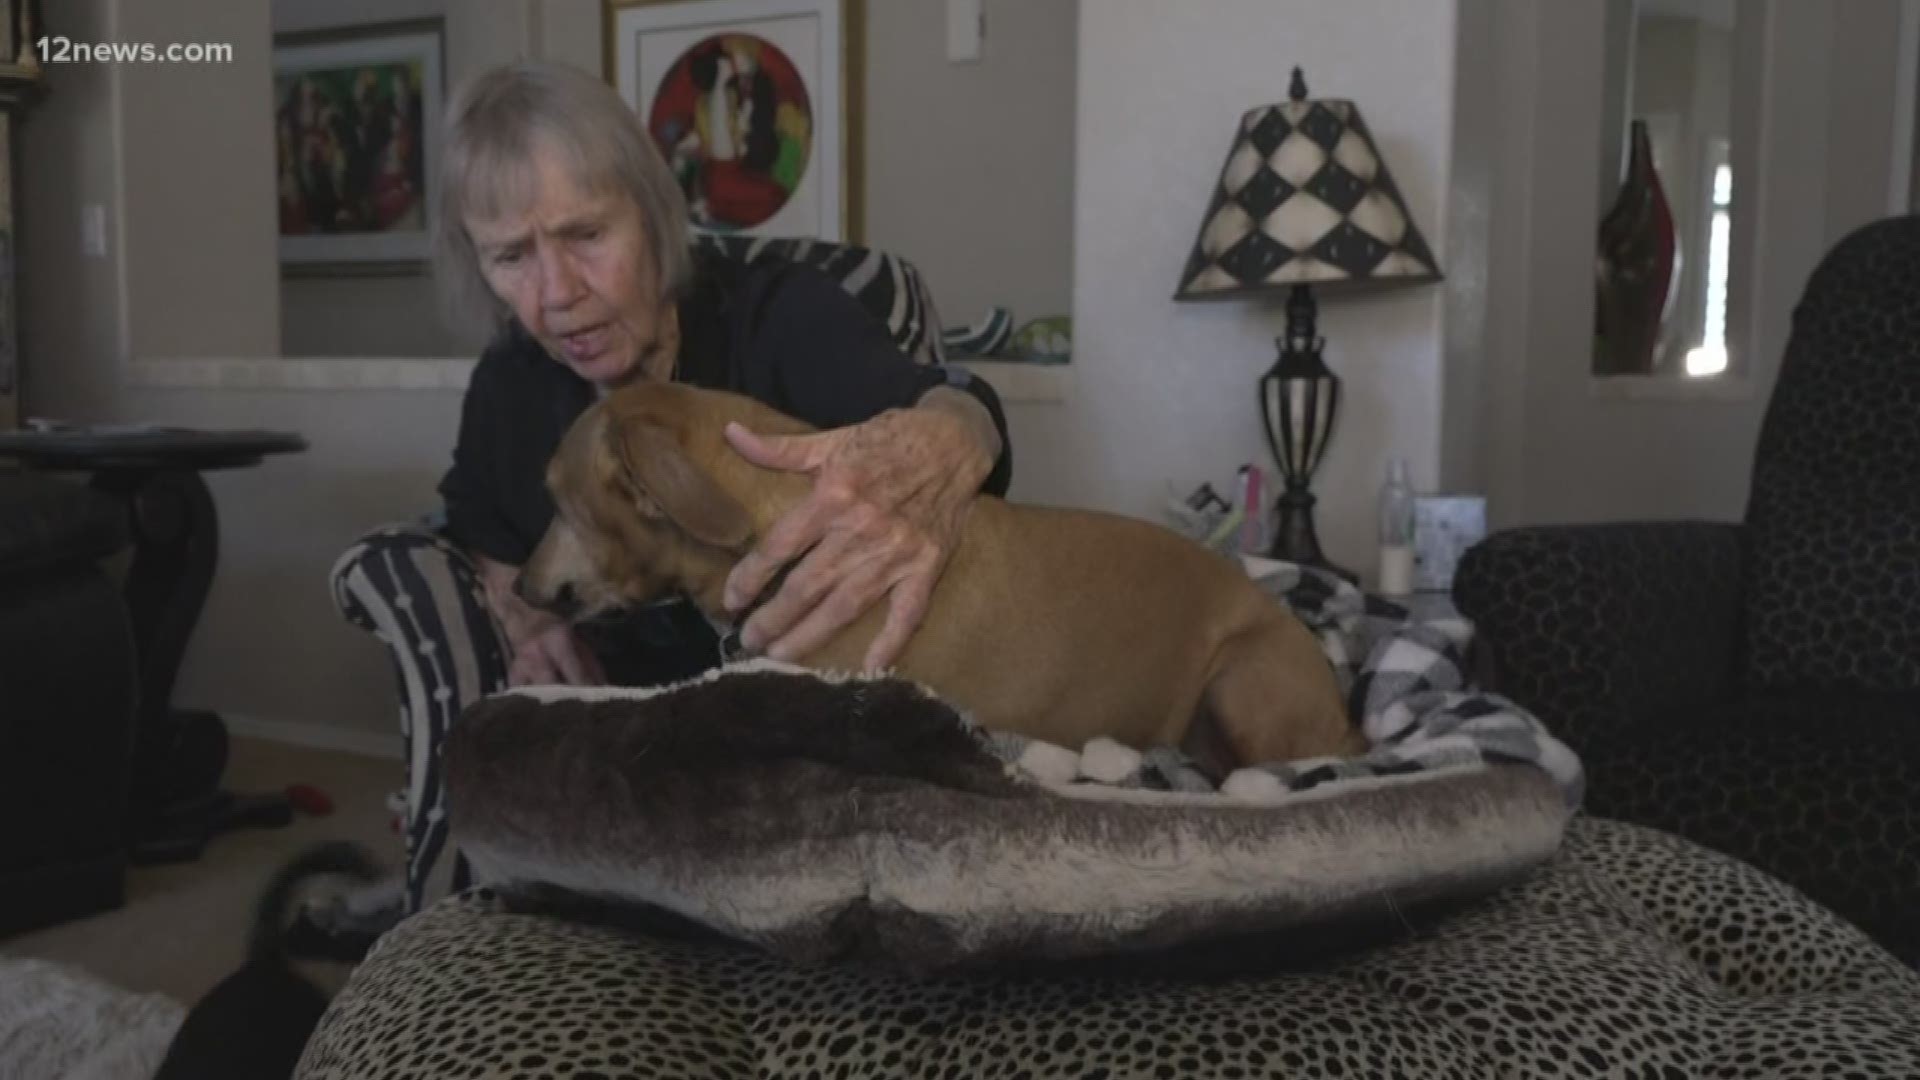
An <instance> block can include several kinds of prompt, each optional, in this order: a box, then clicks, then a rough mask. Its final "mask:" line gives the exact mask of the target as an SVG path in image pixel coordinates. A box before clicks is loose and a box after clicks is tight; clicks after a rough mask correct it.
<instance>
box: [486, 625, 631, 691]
mask: <svg viewBox="0 0 1920 1080" xmlns="http://www.w3.org/2000/svg"><path fill="white" fill-rule="evenodd" d="M606 681H607V675H606V672H604V671H602V670H601V668H600V658H599V657H597V656H595V655H593V650H591V649H589V648H587V647H586V646H585V645H584V644H582V643H581V641H580V637H579V635H577V634H575V633H574V632H573V627H571V626H568V625H567V624H566V623H563V622H556V623H555V624H554V625H552V626H549V627H547V628H546V629H544V630H540V631H538V632H536V633H534V634H533V635H532V636H531V637H529V638H527V639H526V640H525V641H516V642H514V643H513V663H512V665H511V666H510V667H508V669H507V682H508V684H509V685H511V686H544V685H548V684H551V683H565V684H567V685H568V686H601V685H604V684H605V683H606Z"/></svg>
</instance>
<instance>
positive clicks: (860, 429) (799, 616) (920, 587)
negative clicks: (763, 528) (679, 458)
mask: <svg viewBox="0 0 1920 1080" xmlns="http://www.w3.org/2000/svg"><path fill="white" fill-rule="evenodd" d="M727 441H728V442H730V443H731V444H732V445H733V448H734V449H735V450H736V451H737V452H739V454H740V455H741V456H742V457H744V458H746V459H747V460H748V461H751V462H753V463H754V464H756V465H760V466H762V467H765V468H772V469H782V470H785V471H789V472H802V473H808V474H810V475H811V476H812V477H813V491H812V494H810V495H809V496H808V497H807V498H806V500H804V501H803V502H801V503H800V504H799V505H798V506H795V507H794V508H793V509H792V510H790V511H788V512H787V513H786V514H785V515H784V516H783V517H782V518H781V519H780V520H779V521H778V522H776V523H775V524H774V526H773V527H772V528H771V529H769V530H767V534H766V535H765V536H764V537H763V538H762V539H761V541H760V543H759V545H758V546H757V547H755V548H754V550H753V551H751V552H749V553H748V554H747V556H746V557H745V558H743V559H741V560H740V563H739V564H738V565H737V566H735V567H734V570H733V573H732V574H731V575H730V576H729V577H728V578H727V584H726V590H725V593H724V595H723V600H724V603H725V604H726V606H727V610H728V611H730V612H735V613H738V612H740V611H741V610H743V609H745V608H746V607H747V606H748V605H749V604H751V603H752V602H753V601H754V599H755V598H756V597H758V596H759V595H760V593H761V591H762V590H763V589H765V588H766V587H767V583H768V582H769V581H771V580H772V579H773V577H774V575H775V574H777V573H778V572H779V571H780V568H781V567H783V566H785V565H786V564H788V563H790V562H792V561H793V560H795V559H800V562H799V563H798V564H797V565H795V566H794V567H793V569H792V570H791V571H790V572H789V573H788V575H787V578H786V580H785V581H784V582H782V583H781V586H780V590H779V592H778V593H776V594H775V595H774V596H773V597H772V598H771V599H769V600H768V601H767V602H766V603H765V604H764V605H762V606H761V607H760V608H759V610H757V611H756V612H754V613H753V615H752V616H751V617H750V618H749V619H748V620H747V623H746V625H745V626H744V627H742V628H741V634H740V641H741V644H742V645H743V646H745V647H746V648H747V649H748V650H750V651H754V652H759V653H763V654H764V655H766V656H769V657H772V658H773V659H776V660H795V659H798V658H800V657H804V656H806V655H808V654H810V653H811V652H813V651H814V650H815V649H818V648H819V647H821V646H822V645H824V644H825V643H826V642H828V641H830V640H832V638H833V637H834V635H835V634H837V633H839V632H840V630H842V629H843V628H845V627H846V626H847V625H848V624H850V623H852V622H854V621H855V620H856V619H859V618H860V617H861V616H862V615H865V614H866V613H867V611H868V610H870V609H871V608H872V607H873V606H874V605H875V604H877V603H879V602H880V600H881V599H882V598H885V599H886V600H887V604H888V607H887V620H886V623H885V625H884V626H883V627H882V628H881V630H880V632H879V633H878V634H877V635H875V636H874V639H873V642H872V644H871V645H870V646H868V649H867V655H866V659H865V668H866V670H868V671H875V670H879V669H881V668H885V667H887V666H888V665H890V664H892V663H893V661H894V659H895V658H896V657H898V656H899V654H900V652H901V650H903V649H905V648H906V644H907V641H908V639H910V638H911V637H912V636H913V632H914V630H915V629H917V628H918V627H919V625H920V621H921V620H922V619H923V618H925V617H926V612H927V605H928V603H929V601H930V600H931V598H932V596H933V588H934V585H935V584H936V583H938V581H939V580H940V575H941V573H942V572H943V571H944V570H945V569H946V565H947V560H948V559H949V558H951V557H952V555H953V549H954V546H955V545H956V544H957V543H958V542H959V537H960V527H961V524H962V523H963V522H964V521H965V520H966V514H967V510H968V508H969V507H970V506H972V504H973V497H974V495H975V494H976V493H977V492H978V491H979V490H980V485H981V483H982V482H983V481H984V480H985V479H986V477H987V474H988V473H989V472H991V471H992V469H993V456H992V455H991V454H989V453H988V452H987V450H986V448H985V447H983V446H982V445H981V441H980V439H979V438H978V437H977V436H976V435H975V434H974V432H973V431H972V430H971V429H970V427H969V425H968V423H967V421H966V420H965V419H963V418H962V417H960V416H959V415H957V414H956V413H954V412H951V411H948V410H945V409H939V408H927V407H919V408H911V409H894V410H891V411H889V412H885V413H882V414H880V415H879V416H876V417H874V418H873V419H871V420H868V421H866V422H865V423H862V424H856V425H854V426H852V427H846V428H839V429H836V430H833V431H826V432H820V433H818V434H812V435H796V436H760V435H756V434H754V433H752V432H750V431H748V430H747V429H746V428H744V427H742V426H740V425H738V424H730V425H728V427H727ZM802 555H804V556H805V558H803V559H801V558H800V557H801V556H802Z"/></svg>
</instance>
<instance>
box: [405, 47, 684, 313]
mask: <svg viewBox="0 0 1920 1080" xmlns="http://www.w3.org/2000/svg"><path fill="white" fill-rule="evenodd" d="M445 131H446V137H445V138H444V139H443V140H442V149H441V161H440V176H439V178H438V183H439V185H440V206H439V217H438V220H437V221H435V222H434V225H433V261H434V271H435V277H436V278H437V279H438V281H439V283H440V288H441V292H442V294H443V298H444V300H445V301H446V304H447V309H448V313H449V315H450V316H451V317H452V318H454V319H456V320H459V322H458V323H456V325H459V324H464V323H467V322H468V321H469V320H473V319H476V318H479V317H482V315H483V314H484V315H486V316H491V317H492V318H493V319H494V320H496V321H500V322H504V321H505V319H506V318H507V316H508V315H509V314H510V313H509V312H508V311H507V310H506V307H505V305H503V304H502V303H501V302H500V299H499V298H498V297H497V296H495V295H494V294H493V290H492V289H491V288H490V287H488V285H487V281H486V278H485V277H484V276H483V275H482V274H481V272H480V265H479V256H478V253H477V252H475V251H474V248H473V240H472V238H471V237H469V236H468V235H467V228H466V219H467V218H468V217H475V218H481V219H485V218H491V217H498V216H499V215H501V214H502V213H511V212H514V211H516V210H518V209H520V208H522V207H525V206H526V205H527V204H528V203H529V202H530V201H531V200H532V198H533V195H534V191H533V186H534V169H535V165H534V160H533V153H534V145H535V143H536V142H540V143H543V144H545V145H546V146H549V147H551V148H552V149H553V150H554V151H556V152H558V153H559V154H561V155H562V156H563V158H564V162H563V163H564V165H565V166H566V167H567V168H568V169H569V170H570V171H571V173H572V175H573V178H574V179H575V181H576V182H578V183H579V184H580V186H581V187H582V188H584V189H586V190H588V191H597V192H605V191H617V192H620V193H622V194H625V195H626V196H627V197H628V198H630V199H632V200H633V204H634V206H635V207H636V208H638V209H639V211H640V219H641V221H642V222H643V223H644V224H645V227H646V233H647V239H648V245H647V246H648V247H650V248H651V249H652V250H651V251H650V252H649V254H650V255H651V256H652V258H653V262H654V270H655V272H656V275H657V280H658V281H659V282H660V287H661V291H662V299H670V298H672V297H675V296H678V295H680V293H681V291H682V290H683V289H684V288H685V287H686V285H687V282H688V279H689V278H690V277H691V276H692V273H693V265H692V264H693V256H692V253H691V251H690V249H689V246H688V245H689V244H690V242H691V241H690V238H689V230H688V227H687V202H686V196H685V194H684V193H682V191H681V190H680V185H679V183H678V182H677V181H676V180H675V179H674V176H673V172H672V170H670V169H669V168H668V167H667V163H666V159H665V158H663V157H662V156H661V154H660V150H659V148H658V147H656V146H655V145H654V142H653V137H652V136H651V135H649V134H648V133H647V130H646V128H645V127H643V126H642V125H641V123H640V118H639V117H638V116H637V115H635V114H634V111H633V109H632V108H630V107H629V106H628V105H627V103H626V102H625V101H624V100H622V99H621V97H620V95H619V94H617V93H615V92H614V89H613V87H611V86H609V85H607V84H606V83H605V82H602V81H601V80H599V79H596V78H594V77H593V76H591V75H588V74H587V73H586V72H583V71H581V70H579V69H578V68H573V67H568V66H566V65H564V64H555V63H550V62H546V61H540V60H522V61H519V62H517V63H513V64H506V65H502V66H500V67H496V68H492V69H490V70H488V71H484V72H481V73H480V74H479V75H477V76H475V77H473V78H472V79H470V80H468V81H467V82H466V83H465V84H463V85H462V86H461V87H460V89H459V90H458V91H456V92H455V94H454V95H453V100H452V103H451V105H449V107H448V109H447V123H446V129H445Z"/></svg>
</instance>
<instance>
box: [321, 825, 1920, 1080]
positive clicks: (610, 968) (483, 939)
mask: <svg viewBox="0 0 1920 1080" xmlns="http://www.w3.org/2000/svg"><path fill="white" fill-rule="evenodd" d="M298 1075H299V1077H300V1078H301V1080H403V1078H413V1077H422V1078H424V1077H455V1076H457V1077H472V1078H489V1080H493V1078H498V1080H505V1078H524V1080H536V1078H542V1080H544V1078H554V1080H612V1078H632V1077H667V1076H671V1077H714V1078H719V1077H750V1076H775V1077H785V1076H793V1077H804V1076H835V1077H841V1076H887V1077H948V1078H951V1077H994V1076H1000V1077H1010V1078H1011V1077H1024V1078H1031V1080H1043V1078H1053V1077H1059V1078H1066V1077H1074V1078H1087V1077H1110V1078H1114V1080H1119V1078H1126V1077H1152V1078H1161V1077H1221V1078H1253V1077H1268V1076H1286V1077H1372V1076H1420V1077H1463V1078H1466V1077H1472V1078H1478V1077H1487V1076H1496V1075H1498V1076H1512V1077H1587V1076H1602V1075H1607V1076H1614V1075H1630V1076H1636V1077H1641V1076H1645V1077H1663V1078H1664V1077H1673V1078H1684V1077H1769V1078H1792V1077H1813V1076H1845V1077H1876V1078H1877V1077H1914V1076H1920V975H1916V974H1915V973H1914V972H1912V971H1909V970H1908V969H1906V968H1904V967H1902V966H1901V965H1899V964H1897V963H1896V962H1894V961H1893V959H1892V958H1891V957H1890V956H1888V955H1887V954H1886V953H1884V952H1882V951H1880V950H1879V949H1878V948H1877V947H1875V946H1874V945H1872V944H1871V943H1870V942H1869V941H1867V940H1866V939H1865V938H1864V937H1863V936H1862V935H1860V934H1859V933H1858V932H1857V931H1855V930H1853V929H1852V928H1851V927H1849V926H1847V925H1846V924H1845V923H1842V922H1841V921H1840V920H1838V919H1837V918H1835V917H1834V916H1832V915H1830V914H1828V913H1827V912H1826V911H1825V910H1824V909H1822V908H1819V907H1817V906H1815V905H1813V904H1811V903H1809V902H1808V901H1807V900H1806V899H1805V898H1803V897H1802V896H1801V895H1800V894H1798V893H1796V892H1794V891H1793V890H1792V889H1790V888H1788V887H1787V886H1785V885H1782V884H1780V883H1779V882H1777V881H1775V880H1774V879H1772V878H1769V877H1767V876H1765V875H1763V874H1760V873H1759V872H1757V871H1755V870H1752V869H1750V868H1748V867H1747V866H1745V865H1744V864H1741V863H1738V862H1735V861H1733V860H1731V859H1728V858H1725V857H1723V856H1720V855H1716V854H1713V853H1711V852H1709V851H1707V850H1706V849H1704V848H1700V847H1697V846H1695V845H1693V844H1690V843H1688V842H1687V841H1684V840H1680V839H1678V838H1675V837H1673V836H1670V835H1667V834H1664V833H1659V832H1655V831H1652V830H1649V829H1644V828H1641V827H1638V826H1632V825H1624V824H1620V823H1617V822H1612V821H1606V820H1599V819H1592V818H1580V819H1576V820H1575V822H1574V823H1573V826H1572V828H1571V829H1570V830H1569V833H1568V838H1567V843H1566V846H1565V847H1564V848H1563V850H1562V851H1561V853H1560V854H1559V855H1558V856H1557V857H1556V858H1555V859H1554V860H1553V861H1552V862H1550V863H1549V864H1547V865H1546V866H1545V867H1544V868H1542V869H1541V870H1540V871H1539V872H1538V873H1536V874H1535V875H1534V876H1533V877H1532V878H1530V879H1529V880H1527V881H1525V882H1523V883H1521V884H1519V885H1516V886H1514V887H1512V888H1510V889H1508V890H1506V891H1504V892H1502V893H1500V894H1498V895H1496V896H1494V897H1492V898H1490V899H1488V900H1486V901H1483V902H1482V903H1480V904H1478V905H1475V906H1473V907H1471V908H1468V909H1466V910H1465V911H1462V912H1459V913H1456V914H1454V915H1453V916H1451V917H1449V918H1447V919H1446V920H1444V921H1443V922H1441V923H1440V924H1439V925H1438V926H1437V927H1435V928H1433V929H1431V930H1428V931H1423V932H1419V933H1415V934H1409V935H1407V936H1405V937H1403V938H1402V939H1401V940H1398V941H1396V942H1394V943H1392V944H1389V945H1385V946H1381V947H1378V948H1374V949H1370V950H1365V951H1361V952H1357V953H1354V954H1351V955H1348V956H1345V957H1343V958H1340V959H1337V960H1334V961H1332V962H1327V963H1320V964H1317V965H1311V966H1307V967H1305V968H1296V969H1293V970H1287V971H1283V972H1270V973H1266V974H1262V975H1260V976H1258V977H1246V976H1242V977H1238V978H1230V979H1224V980H1219V979H1215V980H1193V979H1179V978H1161V977H1146V976H1128V977H1086V976H1078V977H1062V976H1053V977H1019V978H1010V977H999V978H950V979H941V980H934V981H926V982H915V981H912V980H908V979H904V978H897V977H891V976H882V975H877V974H873V973H868V972H863V971H857V970H853V969H846V968H830V969H817V970H802V969H797V968H793V967H789V966H786V965H784V964H782V963H780V962H778V961H775V960H773V959H771V958H769V957H767V956H765V955H763V954H759V953H755V952H751V951H747V950H744V949H741V948H737V947H734V946H732V945H721V944H713V943H705V944H702V943H693V942H688V941H683V940H666V939H662V938H656V937H644V936H638V935H634V934H628V933H621V932H617V931H613V930H608V929H603V928H599V927H595V926H588V925H582V924H575V923H569V922H562V921H559V920H555V919H551V918H545V917H538V916H531V915H522V914H512V913H510V912H508V911H507V910H506V909H505V906H504V905H503V904H502V903H501V902H500V900H499V899H498V898H497V897H494V896H492V895H490V894H488V893H486V892H485V891H479V892H474V893H470V894H468V895H465V896H462V897H456V898H454V899H452V900H448V901H446V902H444V903H442V904H440V905H438V906H436V907H434V908H431V909H429V910H428V911H426V912H424V913H422V914H421V915H419V916H417V917H416V918H414V919H412V920H410V921H408V922H407V923H405V924H403V925H402V926H401V927H399V928H398V929H396V930H395V931H394V932H393V933H391V934H389V935H388V936H387V937H386V938H385V939H384V940H383V941H382V942H381V943H380V945H379V946H378V947H377V948H376V950H375V952H374V954H373V955H372V956H371V957H370V958H369V959H368V960H367V962H366V963H365V964H364V965H363V966H362V967H361V968H360V970H359V971H358V972H357V973H356V974H355V976H354V978H353V980H352V982H351V983H350V984H349V986H348V988H347V989H346V991H345V992H344V993H343V994H342V995H341V996H340V997H339V998H338V999H337V1000H336V1001H335V1002H334V1005H333V1008H332V1009H331V1011H330V1012H329V1013H328V1016H327V1018H326V1020H325V1021H323V1023H322V1024H321V1027H320V1029H319V1030H318V1031H317V1032H316V1033H315V1035H314V1038H313V1040H312V1042H311V1043H310V1045H309V1046H308V1048H307V1052H306V1055H305V1058H304V1060H303V1062H302V1064H301V1067H300V1070H299V1074H298Z"/></svg>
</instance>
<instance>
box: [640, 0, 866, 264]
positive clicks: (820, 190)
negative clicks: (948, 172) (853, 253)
mask: <svg viewBox="0 0 1920 1080" xmlns="http://www.w3.org/2000/svg"><path fill="white" fill-rule="evenodd" d="M603 3H604V4H605V15H606V65H607V72H606V75H607V79H608V80H609V81H610V82H611V83H612V84H613V85H614V87H615V88H617V89H618V90H619V92H620V96H621V97H623V98H625V99H626V101H627V104H628V105H630V106H632V107H633V109H634V111H635V112H636V113H637V114H638V115H639V117H640V120H641V123H642V124H643V125H644V126H645V127H646V129H647V131H648V132H649V133H651V134H652V135H653V138H654V142H655V143H656V144H657V145H658V146H659V147H660V152H661V153H662V154H663V155H665V156H666V159H667V162H668V164H669V165H670V166H671V167H672V169H673V173H674V176H675V177H676V178H678V179H679V181H680V186H681V190H682V191H684V192H685V193H686V196H687V207H688V210H689V212H690V213H691V215H692V221H693V226H694V228H695V229H696V230H699V231H702V232H708V233H716V234H723V235H736V236H737V235H746V236H775V237H813V238H817V239H821V240H833V241H840V242H857V241H858V239H859V234H860V220H859V206H860V200H859V176H860V171H861V158H860V138H859V134H860V127H861V123H860V65H859V62H858V61H859V57H860V55H861V50H862V48H863V47H864V40H863V35H864V27H863V26H862V9H861V6H860V0H603Z"/></svg>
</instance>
